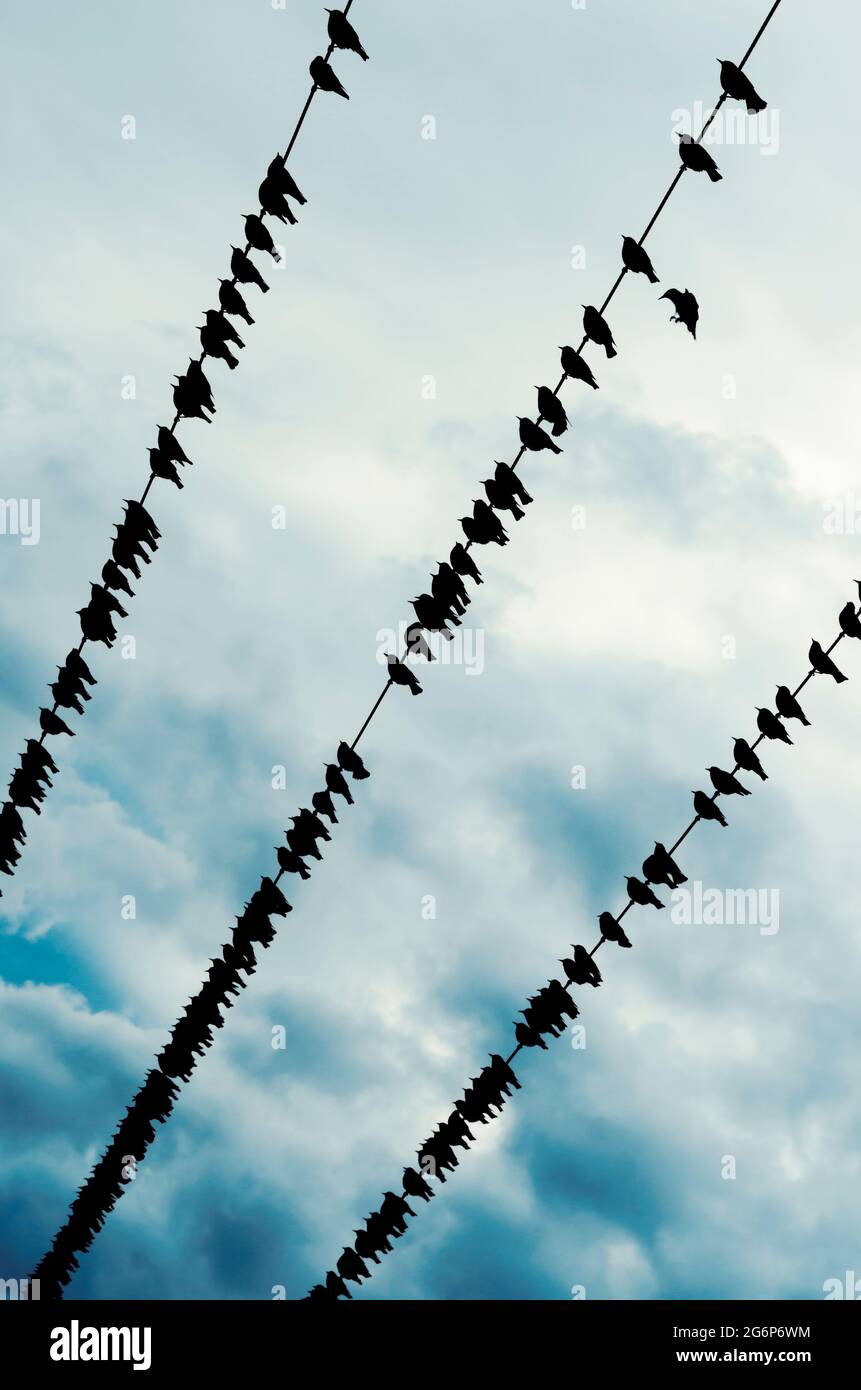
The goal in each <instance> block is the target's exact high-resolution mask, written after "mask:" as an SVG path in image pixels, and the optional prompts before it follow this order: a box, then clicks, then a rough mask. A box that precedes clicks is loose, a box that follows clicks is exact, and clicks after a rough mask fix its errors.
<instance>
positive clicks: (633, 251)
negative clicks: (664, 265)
mask: <svg viewBox="0 0 861 1390" xmlns="http://www.w3.org/2000/svg"><path fill="white" fill-rule="evenodd" d="M622 264H623V265H624V266H625V269H626V270H631V271H633V273H634V274H635V275H645V276H646V278H647V279H648V280H649V281H650V283H651V284H653V285H657V284H659V280H658V277H657V275H656V274H655V267H654V266H653V265H652V262H651V261H650V260H649V255H648V252H647V251H646V248H645V246H641V245H640V243H639V242H638V241H635V240H634V238H633V237H632V236H623V237H622Z"/></svg>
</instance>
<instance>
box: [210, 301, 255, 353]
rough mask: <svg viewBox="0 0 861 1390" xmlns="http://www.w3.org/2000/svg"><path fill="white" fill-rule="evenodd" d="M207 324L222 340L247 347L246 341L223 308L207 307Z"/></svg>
mask: <svg viewBox="0 0 861 1390" xmlns="http://www.w3.org/2000/svg"><path fill="white" fill-rule="evenodd" d="M206 326H207V328H208V329H210V331H211V332H212V333H214V334H215V336H216V337H217V338H220V339H221V340H222V342H224V343H235V344H236V346H237V347H238V348H243V347H245V344H244V342H243V341H242V339H241V338H240V336H239V334H238V333H237V331H236V329H235V328H234V327H233V324H232V323H231V322H230V319H229V318H227V316H226V315H225V314H224V312H223V311H222V310H216V309H207V311H206Z"/></svg>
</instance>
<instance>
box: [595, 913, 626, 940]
mask: <svg viewBox="0 0 861 1390" xmlns="http://www.w3.org/2000/svg"><path fill="white" fill-rule="evenodd" d="M598 926H599V927H600V928H601V935H602V937H603V938H604V940H605V941H615V942H616V945H617V946H625V947H628V946H630V944H631V943H630V941H629V940H628V938H627V936H626V935H625V932H624V930H623V928H622V923H621V922H617V921H616V918H615V917H614V916H613V914H612V912H602V913H601V915H600V917H599V918H598Z"/></svg>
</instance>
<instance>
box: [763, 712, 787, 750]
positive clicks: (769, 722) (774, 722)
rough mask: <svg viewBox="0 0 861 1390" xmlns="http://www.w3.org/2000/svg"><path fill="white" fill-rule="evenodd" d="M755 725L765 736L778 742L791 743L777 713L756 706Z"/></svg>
mask: <svg viewBox="0 0 861 1390" xmlns="http://www.w3.org/2000/svg"><path fill="white" fill-rule="evenodd" d="M756 727H757V728H758V729H759V732H760V733H761V734H764V735H765V737H766V738H771V739H776V740H778V741H779V742H780V743H788V744H790V745H791V744H792V739H791V738H790V737H789V734H788V733H787V732H786V730H785V729H784V727H783V725H782V724H781V722H780V720H779V719H778V717H777V715H776V714H774V713H772V711H771V710H770V709H760V707H759V705H757V707H756Z"/></svg>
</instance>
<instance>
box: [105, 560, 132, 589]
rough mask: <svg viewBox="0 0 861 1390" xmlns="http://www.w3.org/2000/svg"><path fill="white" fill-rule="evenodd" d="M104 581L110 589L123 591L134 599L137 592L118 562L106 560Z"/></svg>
mask: <svg viewBox="0 0 861 1390" xmlns="http://www.w3.org/2000/svg"><path fill="white" fill-rule="evenodd" d="M102 581H103V583H104V584H106V585H107V587H108V588H109V589H121V590H122V592H123V593H124V594H128V596H129V598H134V596H135V591H134V589H133V588H132V586H131V584H130V583H129V581H128V580H127V579H126V577H125V575H124V574H123V572H122V570H121V569H120V567H119V565H118V564H117V562H116V560H106V561H105V563H104V564H103V565H102Z"/></svg>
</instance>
